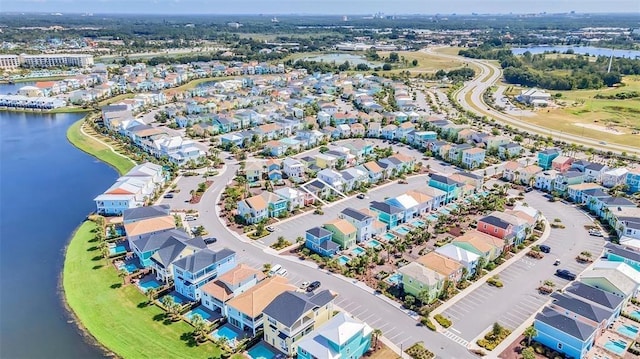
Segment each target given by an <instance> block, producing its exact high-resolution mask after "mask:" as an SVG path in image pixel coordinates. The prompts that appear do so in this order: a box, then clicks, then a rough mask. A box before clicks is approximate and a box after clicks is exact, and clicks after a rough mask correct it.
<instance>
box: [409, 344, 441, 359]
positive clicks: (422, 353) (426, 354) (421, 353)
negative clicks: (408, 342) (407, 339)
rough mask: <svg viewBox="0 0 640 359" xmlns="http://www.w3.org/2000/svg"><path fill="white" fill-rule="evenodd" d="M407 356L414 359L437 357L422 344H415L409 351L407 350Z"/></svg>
mask: <svg viewBox="0 0 640 359" xmlns="http://www.w3.org/2000/svg"><path fill="white" fill-rule="evenodd" d="M407 354H409V356H410V357H412V358H413V359H431V358H433V357H435V355H434V354H433V353H432V352H430V351H428V350H427V348H425V347H424V346H423V345H422V343H415V344H414V345H412V346H411V347H409V349H407Z"/></svg>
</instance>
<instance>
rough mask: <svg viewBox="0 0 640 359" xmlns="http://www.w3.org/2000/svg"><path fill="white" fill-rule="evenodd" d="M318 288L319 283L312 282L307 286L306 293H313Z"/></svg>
mask: <svg viewBox="0 0 640 359" xmlns="http://www.w3.org/2000/svg"><path fill="white" fill-rule="evenodd" d="M318 288H320V281H317V280H316V281H313V282H311V284H309V285H308V286H307V292H313V291H314V290H316V289H318Z"/></svg>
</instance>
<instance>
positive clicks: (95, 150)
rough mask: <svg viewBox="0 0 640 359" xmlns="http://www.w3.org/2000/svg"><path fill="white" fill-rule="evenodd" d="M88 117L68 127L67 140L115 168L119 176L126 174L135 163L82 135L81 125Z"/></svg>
mask: <svg viewBox="0 0 640 359" xmlns="http://www.w3.org/2000/svg"><path fill="white" fill-rule="evenodd" d="M89 116H90V114H88V115H87V116H85V117H84V118H82V119H81V120H78V121H76V122H75V123H74V124H73V125H71V126H69V129H68V130H67V139H68V140H69V142H71V144H72V145H74V146H75V147H77V148H78V149H79V150H81V151H83V152H86V153H88V154H90V155H91V156H93V157H95V158H97V159H99V160H101V161H103V162H105V163H106V164H108V165H109V166H111V167H113V168H115V169H116V171H118V173H120V174H121V175H122V174H124V173H126V172H128V171H129V170H130V169H131V168H133V166H135V163H134V162H133V161H132V160H131V159H129V158H127V157H125V156H122V155H120V154H119V153H116V152H114V151H113V150H112V149H111V148H109V147H108V146H107V145H106V144H104V143H101V142H99V141H97V140H96V139H94V138H93V137H90V136H87V135H85V134H84V133H82V125H83V123H84V122H85V121H86V119H87V118H88V117H89Z"/></svg>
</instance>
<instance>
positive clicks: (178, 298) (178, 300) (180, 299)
mask: <svg viewBox="0 0 640 359" xmlns="http://www.w3.org/2000/svg"><path fill="white" fill-rule="evenodd" d="M165 297H173V301H174V302H175V303H178V304H184V303H185V302H186V300H185V299H183V297H182V296H181V295H180V294H178V293H177V292H171V293H169V294H167V295H165ZM162 298H164V297H162ZM160 301H161V302H162V299H161V300H160Z"/></svg>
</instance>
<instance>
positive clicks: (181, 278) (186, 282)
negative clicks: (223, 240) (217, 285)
mask: <svg viewBox="0 0 640 359" xmlns="http://www.w3.org/2000/svg"><path fill="white" fill-rule="evenodd" d="M235 266H236V252H234V251H232V250H230V249H227V248H223V249H221V250H219V251H217V252H214V251H212V250H210V249H203V250H201V251H198V252H196V253H194V254H192V255H189V256H186V257H183V258H181V259H178V260H177V261H175V262H174V263H173V279H174V283H175V287H176V291H177V292H178V293H180V294H182V295H184V296H185V297H187V298H189V299H191V300H193V301H197V300H200V296H201V291H200V288H201V287H202V286H203V285H205V284H207V283H209V282H210V281H212V280H214V279H216V278H217V277H218V276H220V275H222V274H224V273H226V272H228V271H230V270H231V269H233V268H234V267H235Z"/></svg>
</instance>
